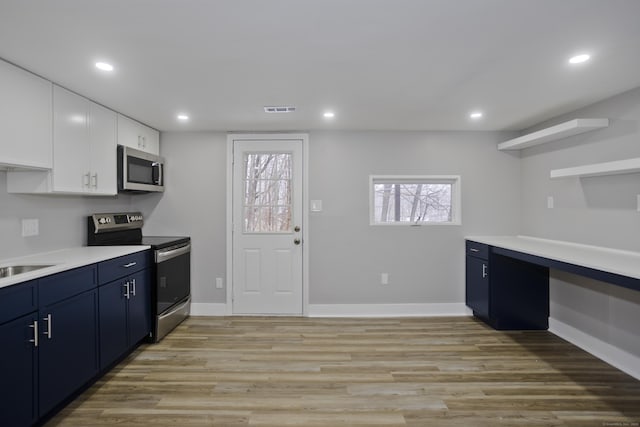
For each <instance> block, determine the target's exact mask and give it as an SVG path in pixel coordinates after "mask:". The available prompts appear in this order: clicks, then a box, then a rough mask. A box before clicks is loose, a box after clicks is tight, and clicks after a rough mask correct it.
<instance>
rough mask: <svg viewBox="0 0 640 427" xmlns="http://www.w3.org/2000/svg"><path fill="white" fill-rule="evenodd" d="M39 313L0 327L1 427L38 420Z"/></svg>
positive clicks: (18, 426)
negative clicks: (37, 342)
mask: <svg viewBox="0 0 640 427" xmlns="http://www.w3.org/2000/svg"><path fill="white" fill-rule="evenodd" d="M36 322H37V316H36V313H31V314H28V315H26V316H23V317H20V318H18V319H15V320H13V321H11V322H8V323H5V324H3V325H0V342H1V343H2V351H0V384H1V386H0V426H12V427H22V426H30V425H32V424H33V423H34V422H35V421H36V419H37V416H38V414H37V412H38V411H37V410H36V408H37V405H36V400H35V399H36V392H35V390H36V385H37V369H38V366H37V363H36V362H37V347H36V342H35V335H34V334H35V333H36V327H35V325H36Z"/></svg>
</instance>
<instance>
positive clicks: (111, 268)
mask: <svg viewBox="0 0 640 427" xmlns="http://www.w3.org/2000/svg"><path fill="white" fill-rule="evenodd" d="M150 259H151V251H148V250H146V251H142V252H136V253H133V254H130V255H125V256H121V257H118V258H113V259H110V260H107V261H103V262H101V263H99V264H98V279H99V283H100V285H104V284H105V283H109V282H111V281H113V280H116V279H119V278H121V277H125V276H129V275H131V274H133V273H135V272H137V271H140V270H143V269H145V268H147V267H148V266H149V262H150Z"/></svg>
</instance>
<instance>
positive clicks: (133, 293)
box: [131, 279, 136, 297]
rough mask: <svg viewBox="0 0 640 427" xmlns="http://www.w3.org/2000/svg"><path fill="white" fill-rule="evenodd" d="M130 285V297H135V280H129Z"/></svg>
mask: <svg viewBox="0 0 640 427" xmlns="http://www.w3.org/2000/svg"><path fill="white" fill-rule="evenodd" d="M131 285H132V286H133V288H132V289H133V290H132V291H131V296H134V297H135V296H136V279H131Z"/></svg>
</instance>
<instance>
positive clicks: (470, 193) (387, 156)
mask: <svg viewBox="0 0 640 427" xmlns="http://www.w3.org/2000/svg"><path fill="white" fill-rule="evenodd" d="M500 136H502V138H504V137H505V134H502V135H500V134H495V133H480V132H467V133H465V132H313V133H311V134H310V137H309V138H310V142H309V145H310V150H309V151H310V155H309V158H310V160H309V162H310V165H309V181H310V194H309V196H310V198H311V199H321V200H322V201H323V212H319V213H311V217H310V222H311V223H310V225H309V232H310V237H309V238H310V280H309V282H310V303H311V304H362V303H366V304H384V303H456V302H457V303H461V302H464V271H465V269H464V240H463V236H464V235H468V234H515V233H517V232H518V229H519V217H520V211H519V189H520V179H519V177H520V162H519V159H518V158H517V157H514V156H513V155H511V154H505V153H501V152H498V151H497V150H496V143H497V142H498V141H500V140H501V137H500ZM370 174H383V175H385V174H386V175H460V176H461V178H462V180H461V182H462V225H460V226H455V225H440V226H437V225H431V226H421V227H399V226H370V225H369V175H370ZM383 272H385V273H389V285H381V284H380V273H383Z"/></svg>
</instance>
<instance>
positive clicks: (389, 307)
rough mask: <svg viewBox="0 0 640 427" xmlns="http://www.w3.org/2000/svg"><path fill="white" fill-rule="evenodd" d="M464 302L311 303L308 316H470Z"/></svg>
mask: <svg viewBox="0 0 640 427" xmlns="http://www.w3.org/2000/svg"><path fill="white" fill-rule="evenodd" d="M471 314H472V312H471V310H469V308H467V306H466V305H465V304H464V303H442V304H309V309H308V312H307V316H308V317H433V316H470V315H471Z"/></svg>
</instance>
